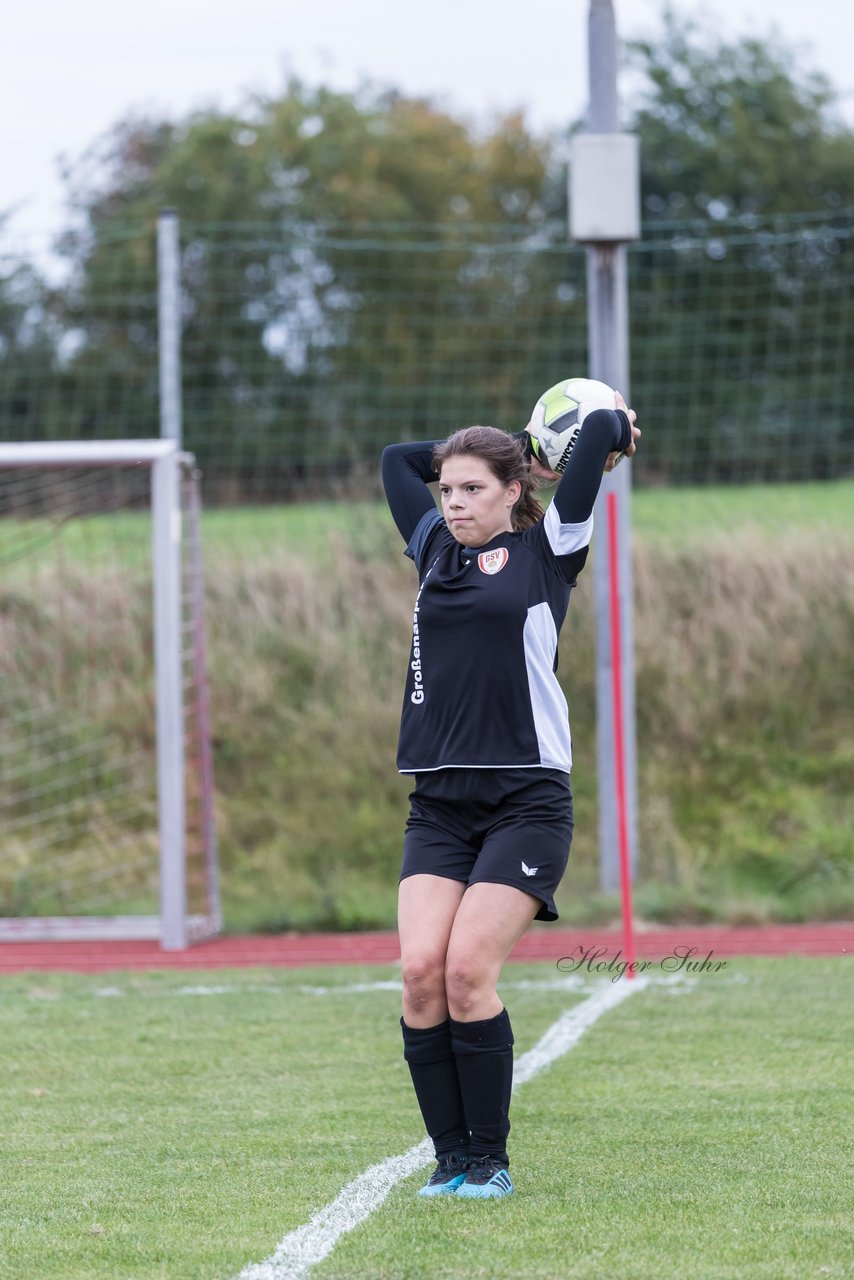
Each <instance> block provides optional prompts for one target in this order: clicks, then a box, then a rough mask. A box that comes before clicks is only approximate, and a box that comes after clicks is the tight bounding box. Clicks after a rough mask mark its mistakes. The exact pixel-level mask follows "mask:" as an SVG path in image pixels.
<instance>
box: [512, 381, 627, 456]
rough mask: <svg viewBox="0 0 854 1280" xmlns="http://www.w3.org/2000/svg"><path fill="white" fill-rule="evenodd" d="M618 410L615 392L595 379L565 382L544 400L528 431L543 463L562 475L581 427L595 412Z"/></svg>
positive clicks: (539, 401)
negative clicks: (588, 416)
mask: <svg viewBox="0 0 854 1280" xmlns="http://www.w3.org/2000/svg"><path fill="white" fill-rule="evenodd" d="M616 407H617V405H616V400H615V396H614V391H613V388H611V387H609V386H607V385H606V384H605V383H604V382H596V381H595V379H593V378H565V379H564V380H563V382H556V383H555V385H554V386H553V387H549V389H548V391H546V392H544V393H543V395H541V396H540V398H539V400H538V401H537V403H536V404H535V405H534V412H533V413H532V414H531V421H530V422H529V423H528V431H529V432H530V435H531V447H532V448H533V450H534V453H535V454H536V455H537V457H538V458H539V460H540V462H543V463H545V465H546V466H547V467H551V469H552V471H556V472H557V473H558V475H562V474H563V471H564V468H565V466H566V464H567V462H568V461H569V456H570V454H571V453H572V451H573V449H574V448H575V442H576V440H577V439H578V433H579V431H580V430H581V424H582V422H583V421H584V419H585V418H586V417H587V415H588V413H591V412H592V411H593V410H594V409H615V408H616Z"/></svg>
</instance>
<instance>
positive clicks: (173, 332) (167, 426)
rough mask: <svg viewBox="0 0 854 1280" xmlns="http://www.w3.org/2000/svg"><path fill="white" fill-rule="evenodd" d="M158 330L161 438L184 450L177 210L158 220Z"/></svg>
mask: <svg viewBox="0 0 854 1280" xmlns="http://www.w3.org/2000/svg"><path fill="white" fill-rule="evenodd" d="M157 329H158V341H157V346H158V352H159V357H160V434H161V436H163V437H164V438H166V439H169V440H174V441H175V443H176V444H177V445H178V448H179V449H180V448H181V436H182V429H183V427H182V421H181V246H180V224H179V222H178V215H177V213H176V212H175V210H174V209H163V210H162V211H161V212H160V214H159V215H158V218H157Z"/></svg>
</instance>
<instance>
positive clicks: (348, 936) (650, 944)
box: [0, 923, 854, 974]
mask: <svg viewBox="0 0 854 1280" xmlns="http://www.w3.org/2000/svg"><path fill="white" fill-rule="evenodd" d="M635 928H636V932H635V938H634V942H635V958H636V959H638V960H662V959H664V958H665V957H666V956H669V955H673V954H674V949H675V948H676V947H687V948H692V947H696V949H697V950H696V952H695V953H694V956H695V958H696V960H697V961H698V962H699V961H702V960H703V959H704V958H705V957H706V956H707V955H708V953H709V952H713V954H714V958H715V959H726V958H728V957H732V956H782V955H802V956H841V955H852V954H854V924H851V923H839V924H784V925H763V926H761V927H753V926H750V927H747V926H745V927H726V926H717V925H680V926H673V927H672V928H671V927H657V928H643V929H639V928H638V926H637V925H636V926H635ZM620 946H621V934H620V931H619V930H618V929H602V928H582V927H578V928H574V929H549V928H548V927H546V928H535V929H533V930H531V932H529V933H527V934H526V935H525V937H524V938H522V940H521V941H520V942H519V944H518V945H517V947H516V948H515V950H514V951H513V953H512V955H511V957H510V959H511V961H530V960H542V961H551V963H552V964H556V963H557V961H558V960H560V959H562V958H564V957H570V956H571V957H574V958H575V959H579V960H583V961H584V963H587V962H588V961H592V960H593V959H594V958H595V957H593V955H592V952H594V951H600V954H599V956H598V961H601V962H607V961H610V960H612V959H615V958H616V956H617V952H618V951H619V949H620ZM588 949H589V950H588ZM600 949H601V950H600ZM680 954H684V953H680ZM399 959H400V948H399V947H398V942H397V934H396V933H308V934H275V935H271V936H263V937H220V938H213V939H210V940H209V941H207V942H200V943H197V944H196V945H195V946H193V947H190V948H189V949H188V950H186V951H161V949H160V946H159V944H158V943H157V942H136V941H134V942H92V941H87V942H83V941H81V942H0V974H12V973H27V972H33V971H41V972H46V971H54V972H63V971H64V972H73V973H105V972H108V971H110V970H119V969H221V968H228V969H237V968H244V967H248V966H252V965H271V966H281V967H286V968H292V967H298V966H303V965H323V964H393V963H394V962H396V961H397V960H399Z"/></svg>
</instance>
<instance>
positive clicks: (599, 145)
mask: <svg viewBox="0 0 854 1280" xmlns="http://www.w3.org/2000/svg"><path fill="white" fill-rule="evenodd" d="M569 234H570V235H571V236H572V239H573V240H578V241H579V242H580V243H582V244H585V243H588V244H589V243H598V244H601V243H603V242H606V241H617V242H619V243H625V242H626V241H628V240H637V239H639V237H640V140H639V139H638V138H637V136H636V135H635V134H633V133H577V134H575V136H574V137H573V138H572V140H571V142H570V144H569Z"/></svg>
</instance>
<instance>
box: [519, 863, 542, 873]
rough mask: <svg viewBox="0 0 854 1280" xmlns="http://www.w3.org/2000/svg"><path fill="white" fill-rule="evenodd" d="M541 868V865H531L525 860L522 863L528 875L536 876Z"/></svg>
mask: <svg viewBox="0 0 854 1280" xmlns="http://www.w3.org/2000/svg"><path fill="white" fill-rule="evenodd" d="M539 869H540V868H539V867H529V866H528V865H527V863H525V862H523V863H522V870H523V871H524V872H525V875H526V876H535V875H536V874H537V872H538V871H539Z"/></svg>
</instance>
